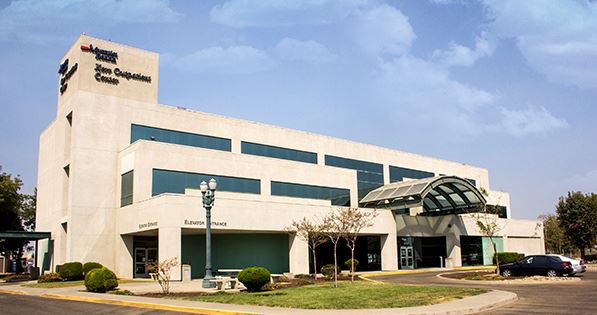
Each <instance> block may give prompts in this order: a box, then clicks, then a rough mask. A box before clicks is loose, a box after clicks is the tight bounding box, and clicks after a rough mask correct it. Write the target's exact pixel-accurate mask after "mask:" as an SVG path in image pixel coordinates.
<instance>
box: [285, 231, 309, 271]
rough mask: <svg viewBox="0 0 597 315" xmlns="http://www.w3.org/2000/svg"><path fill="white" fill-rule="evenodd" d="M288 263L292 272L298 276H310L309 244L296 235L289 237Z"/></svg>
mask: <svg viewBox="0 0 597 315" xmlns="http://www.w3.org/2000/svg"><path fill="white" fill-rule="evenodd" d="M288 242H289V244H288V248H289V253H288V261H289V264H290V266H288V267H289V269H290V272H291V273H293V274H295V275H298V274H308V273H309V244H307V242H306V241H304V240H303V239H301V238H300V237H298V236H296V235H295V234H290V236H289V237H288Z"/></svg>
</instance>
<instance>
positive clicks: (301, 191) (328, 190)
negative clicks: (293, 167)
mask: <svg viewBox="0 0 597 315" xmlns="http://www.w3.org/2000/svg"><path fill="white" fill-rule="evenodd" d="M271 188H272V196H286V197H298V198H309V199H323V200H331V201H332V205H334V206H350V189H345V188H333V187H323V186H313V185H304V184H294V183H283V182H274V181H272V187H271Z"/></svg>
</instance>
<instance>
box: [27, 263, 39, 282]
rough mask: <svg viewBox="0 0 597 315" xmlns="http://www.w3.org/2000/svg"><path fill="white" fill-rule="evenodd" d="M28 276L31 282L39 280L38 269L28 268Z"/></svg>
mask: <svg viewBox="0 0 597 315" xmlns="http://www.w3.org/2000/svg"><path fill="white" fill-rule="evenodd" d="M27 269H29V270H28V271H29V275H30V276H31V280H37V279H38V278H39V267H33V266H29V267H28V268H27Z"/></svg>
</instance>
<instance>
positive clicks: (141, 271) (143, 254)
mask: <svg viewBox="0 0 597 315" xmlns="http://www.w3.org/2000/svg"><path fill="white" fill-rule="evenodd" d="M157 260H158V249H157V248H135V262H134V263H135V278H148V277H149V272H148V271H147V266H146V264H148V263H153V262H156V261H157Z"/></svg>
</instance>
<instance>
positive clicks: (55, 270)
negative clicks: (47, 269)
mask: <svg viewBox="0 0 597 315" xmlns="http://www.w3.org/2000/svg"><path fill="white" fill-rule="evenodd" d="M60 267H62V265H56V266H55V267H54V272H60Z"/></svg>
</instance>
